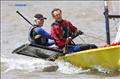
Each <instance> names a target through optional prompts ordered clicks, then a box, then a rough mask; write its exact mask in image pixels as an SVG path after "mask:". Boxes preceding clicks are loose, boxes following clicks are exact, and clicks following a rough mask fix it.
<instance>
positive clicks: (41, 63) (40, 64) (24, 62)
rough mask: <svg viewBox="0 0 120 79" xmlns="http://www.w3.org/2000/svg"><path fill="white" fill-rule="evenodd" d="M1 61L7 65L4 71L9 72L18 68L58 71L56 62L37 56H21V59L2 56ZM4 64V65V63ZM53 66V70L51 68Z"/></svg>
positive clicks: (30, 70)
mask: <svg viewBox="0 0 120 79" xmlns="http://www.w3.org/2000/svg"><path fill="white" fill-rule="evenodd" d="M1 63H3V64H4V66H5V67H6V68H5V70H4V72H8V71H10V70H13V69H18V70H27V71H29V72H32V71H40V72H42V71H52V70H53V71H56V70H57V69H54V67H55V68H57V65H56V64H55V63H54V62H50V61H45V60H42V59H37V58H33V59H23V58H19V59H12V58H11V59H8V58H1ZM3 64H2V65H3ZM51 67H52V70H51V69H50V70H49V68H51Z"/></svg>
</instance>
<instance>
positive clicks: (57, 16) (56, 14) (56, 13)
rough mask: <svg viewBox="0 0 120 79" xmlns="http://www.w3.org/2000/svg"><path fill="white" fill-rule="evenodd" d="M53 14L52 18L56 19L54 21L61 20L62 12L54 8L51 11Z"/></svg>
mask: <svg viewBox="0 0 120 79" xmlns="http://www.w3.org/2000/svg"><path fill="white" fill-rule="evenodd" d="M52 15H53V18H54V19H55V20H56V21H61V20H62V12H61V11H60V10H56V11H54V12H53V13H52Z"/></svg>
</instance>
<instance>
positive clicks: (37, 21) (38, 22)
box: [35, 19, 44, 26]
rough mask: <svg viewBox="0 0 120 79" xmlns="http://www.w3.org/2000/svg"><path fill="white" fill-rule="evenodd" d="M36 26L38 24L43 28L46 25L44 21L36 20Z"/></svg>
mask: <svg viewBox="0 0 120 79" xmlns="http://www.w3.org/2000/svg"><path fill="white" fill-rule="evenodd" d="M35 24H36V25H39V26H43V24H44V19H36V20H35Z"/></svg>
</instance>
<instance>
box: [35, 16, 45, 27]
mask: <svg viewBox="0 0 120 79" xmlns="http://www.w3.org/2000/svg"><path fill="white" fill-rule="evenodd" d="M44 19H47V18H46V17H43V15H42V14H35V16H34V21H35V25H38V26H43V24H44Z"/></svg>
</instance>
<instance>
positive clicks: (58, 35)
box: [51, 20, 77, 47]
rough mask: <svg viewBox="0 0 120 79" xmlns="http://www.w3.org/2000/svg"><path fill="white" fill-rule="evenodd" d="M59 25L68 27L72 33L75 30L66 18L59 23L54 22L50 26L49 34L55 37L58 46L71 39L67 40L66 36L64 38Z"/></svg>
mask: <svg viewBox="0 0 120 79" xmlns="http://www.w3.org/2000/svg"><path fill="white" fill-rule="evenodd" d="M61 27H69V28H70V29H71V32H72V33H74V32H77V28H76V27H75V26H73V25H72V24H71V22H70V21H68V20H63V21H62V22H61V23H60V25H59V24H57V23H56V22H54V23H53V24H52V27H51V36H52V37H53V38H54V39H55V41H56V44H57V45H58V46H60V47H61V46H65V45H66V44H68V43H69V42H70V41H71V40H70V39H68V40H67V38H66V39H64V33H63V32H64V30H63V29H62V28H61Z"/></svg>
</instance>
